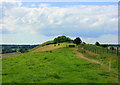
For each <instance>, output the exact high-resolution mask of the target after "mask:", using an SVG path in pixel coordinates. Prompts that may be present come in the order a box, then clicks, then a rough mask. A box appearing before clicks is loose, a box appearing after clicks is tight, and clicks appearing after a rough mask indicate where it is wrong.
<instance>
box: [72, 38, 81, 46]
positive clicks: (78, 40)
mask: <svg viewBox="0 0 120 85" xmlns="http://www.w3.org/2000/svg"><path fill="white" fill-rule="evenodd" d="M73 43H75V44H76V45H79V44H80V43H82V40H81V39H80V38H79V37H77V38H76V39H74V41H73Z"/></svg>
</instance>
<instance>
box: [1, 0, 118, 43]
mask: <svg viewBox="0 0 120 85" xmlns="http://www.w3.org/2000/svg"><path fill="white" fill-rule="evenodd" d="M92 1H94V2H90V0H89V2H87V0H85V1H84V2H55V1H54V0H52V1H48V0H47V2H43V1H39V2H38V1H37V0H35V1H34V2H30V1H29V2H27V1H26V2H24V1H20V0H17V1H16V0H10V1H9V2H8V1H6V2H5V0H4V2H2V3H0V11H2V13H1V14H0V30H1V33H0V36H2V39H1V40H0V43H1V44H41V43H43V42H45V41H48V40H52V39H54V38H55V37H57V36H60V35H65V36H68V37H70V38H72V39H75V38H76V37H80V38H81V39H82V41H84V42H86V43H89V44H94V43H95V42H100V43H102V44H106V43H108V44H117V43H118V2H117V1H118V0H114V1H113V0H108V1H109V2H97V0H92ZM115 1H116V2H115Z"/></svg>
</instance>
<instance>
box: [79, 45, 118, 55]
mask: <svg viewBox="0 0 120 85" xmlns="http://www.w3.org/2000/svg"><path fill="white" fill-rule="evenodd" d="M79 47H81V48H83V49H85V50H88V51H91V52H94V53H98V54H106V53H107V54H115V55H117V56H120V51H118V49H116V50H110V49H108V48H104V47H101V46H95V45H91V44H81V45H79Z"/></svg>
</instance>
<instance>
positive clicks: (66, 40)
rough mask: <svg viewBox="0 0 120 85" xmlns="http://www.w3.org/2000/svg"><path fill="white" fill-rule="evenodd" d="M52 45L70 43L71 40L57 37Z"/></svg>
mask: <svg viewBox="0 0 120 85" xmlns="http://www.w3.org/2000/svg"><path fill="white" fill-rule="evenodd" d="M53 42H54V43H63V42H72V40H71V39H70V38H69V37H66V36H58V37H57V38H55V39H54V41H53Z"/></svg>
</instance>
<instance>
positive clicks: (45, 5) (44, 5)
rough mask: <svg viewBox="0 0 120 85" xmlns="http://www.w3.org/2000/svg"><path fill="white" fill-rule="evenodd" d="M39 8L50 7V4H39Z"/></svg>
mask: <svg viewBox="0 0 120 85" xmlns="http://www.w3.org/2000/svg"><path fill="white" fill-rule="evenodd" d="M39 6H40V7H47V6H50V4H40V5H39Z"/></svg>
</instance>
